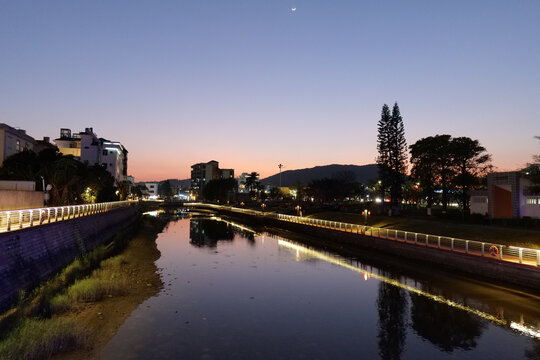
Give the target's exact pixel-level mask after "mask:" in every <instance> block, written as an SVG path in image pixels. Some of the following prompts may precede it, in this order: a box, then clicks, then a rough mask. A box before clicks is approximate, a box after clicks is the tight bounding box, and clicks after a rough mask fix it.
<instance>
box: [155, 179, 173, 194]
mask: <svg viewBox="0 0 540 360" xmlns="http://www.w3.org/2000/svg"><path fill="white" fill-rule="evenodd" d="M158 194H159V196H160V197H161V198H167V197H171V196H173V195H174V193H173V190H172V187H171V183H170V182H169V180H165V181H162V182H160V183H159V184H158Z"/></svg>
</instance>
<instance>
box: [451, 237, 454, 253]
mask: <svg viewBox="0 0 540 360" xmlns="http://www.w3.org/2000/svg"><path fill="white" fill-rule="evenodd" d="M450 251H454V238H451V239H450Z"/></svg>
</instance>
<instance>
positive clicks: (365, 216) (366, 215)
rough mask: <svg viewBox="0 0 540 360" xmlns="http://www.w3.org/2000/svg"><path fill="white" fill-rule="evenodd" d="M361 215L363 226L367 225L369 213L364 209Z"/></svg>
mask: <svg viewBox="0 0 540 360" xmlns="http://www.w3.org/2000/svg"><path fill="white" fill-rule="evenodd" d="M362 215H364V225H367V219H368V216H369V215H371V211H368V209H365V210H364V211H362Z"/></svg>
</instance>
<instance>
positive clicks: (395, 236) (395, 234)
mask: <svg viewBox="0 0 540 360" xmlns="http://www.w3.org/2000/svg"><path fill="white" fill-rule="evenodd" d="M394 240H396V241H397V230H394Z"/></svg>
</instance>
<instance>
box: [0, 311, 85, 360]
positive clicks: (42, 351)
mask: <svg viewBox="0 0 540 360" xmlns="http://www.w3.org/2000/svg"><path fill="white" fill-rule="evenodd" d="M87 341H88V339H87V338H86V336H85V335H84V334H83V333H82V332H80V331H79V330H77V327H76V326H75V324H74V323H73V322H72V321H69V320H66V319H44V320H36V319H28V320H25V321H24V322H23V323H22V324H20V325H19V326H18V327H17V328H16V329H15V330H14V331H12V332H11V333H10V334H9V335H8V337H6V338H5V339H3V340H2V341H1V342H0V358H1V359H18V360H31V359H48V358H50V357H51V356H52V355H54V354H57V353H59V352H64V351H67V350H70V349H73V348H75V347H77V346H80V345H84V344H86V343H87Z"/></svg>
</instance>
